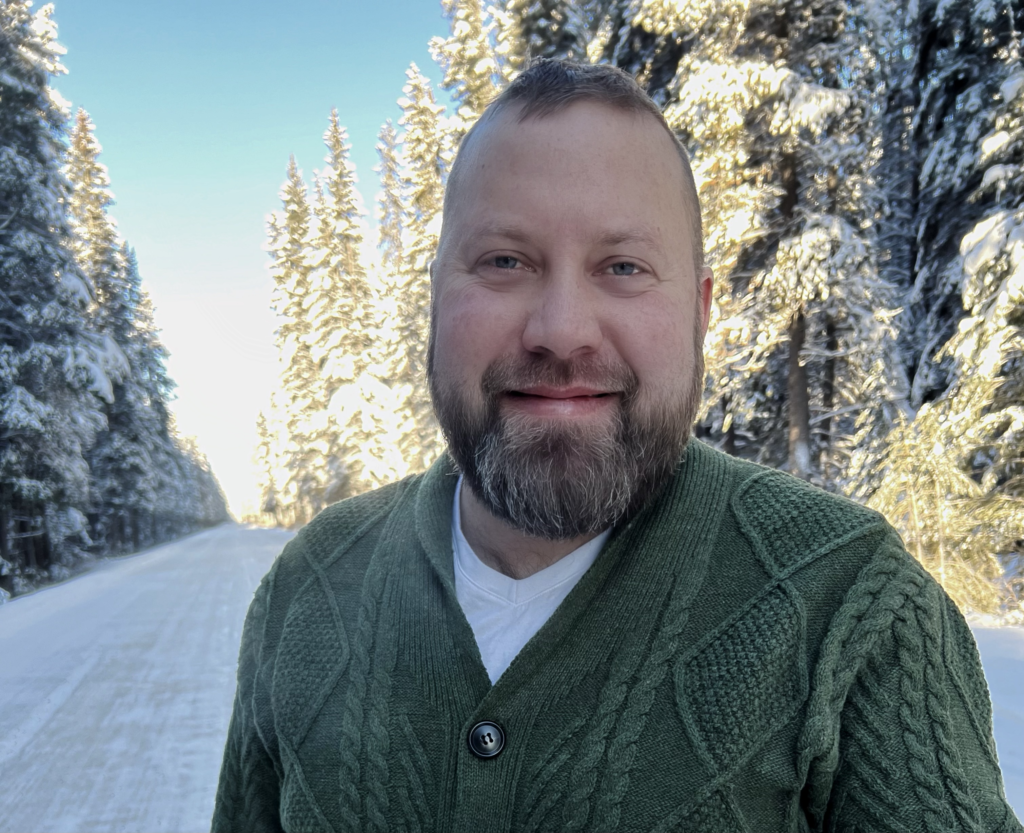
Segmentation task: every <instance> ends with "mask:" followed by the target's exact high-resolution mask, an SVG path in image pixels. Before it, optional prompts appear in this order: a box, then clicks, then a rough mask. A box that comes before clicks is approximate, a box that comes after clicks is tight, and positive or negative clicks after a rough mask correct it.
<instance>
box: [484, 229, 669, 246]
mask: <svg viewBox="0 0 1024 833" xmlns="http://www.w3.org/2000/svg"><path fill="white" fill-rule="evenodd" d="M466 237H467V239H470V240H471V239H473V238H475V237H504V238H507V239H508V240H515V241H516V242H517V243H528V242H530V235H529V234H528V233H527V232H526V231H524V230H523V229H521V228H519V227H518V226H509V225H500V224H499V225H488V226H480V227H478V228H474V229H471V230H470V232H469V234H467V235H466ZM595 242H596V243H597V244H598V245H600V246H621V245H622V244H623V243H643V244H645V245H648V246H652V247H653V248H656V249H657V250H658V251H659V252H660V251H662V244H661V239H660V236H659V235H657V234H655V233H654V231H653V230H651V229H648V228H646V227H638V228H632V229H623V230H621V231H608V232H605V233H604V234H601V235H599V236H598V237H597V238H596V240H595Z"/></svg>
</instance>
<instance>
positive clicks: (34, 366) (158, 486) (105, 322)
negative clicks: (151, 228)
mask: <svg viewBox="0 0 1024 833" xmlns="http://www.w3.org/2000/svg"><path fill="white" fill-rule="evenodd" d="M31 6H32V4H31V3H29V2H25V0H7V2H4V3H3V4H0V33H2V38H0V603H2V602H3V601H4V600H5V599H7V598H10V597H11V596H12V595H17V594H19V593H24V592H26V591H28V590H30V589H32V588H33V587H35V586H37V585H39V584H40V583H44V582H48V581H55V580H60V579H63V578H66V577H68V576H69V575H71V574H72V573H73V572H75V571H76V570H78V569H80V568H81V567H82V566H83V565H85V564H87V563H88V562H89V561H90V560H92V559H94V558H96V557H97V556H104V555H116V554H121V553H126V552H134V551H137V550H139V549H140V548H144V547H148V546H151V545H153V544H156V543H160V542H163V541H167V540H170V539H172V538H176V537H179V536H181V535H184V534H186V533H188V532H192V531H194V530H196V529H200V528H202V527H205V526H210V525H212V524H216V523H220V522H221V521H224V520H227V518H228V513H227V507H226V504H225V501H224V497H223V495H222V494H221V490H220V487H219V485H218V484H217V481H216V478H215V477H214V475H213V473H212V471H211V470H210V466H209V464H208V463H207V461H206V459H205V457H204V456H203V454H202V453H201V452H200V451H199V449H198V448H197V447H196V445H195V443H194V442H193V441H192V440H191V439H189V438H185V437H181V436H179V435H178V432H177V431H176V429H175V425H174V419H173V416H172V414H171V412H170V410H169V403H170V402H171V401H172V398H173V391H174V383H173V381H172V380H171V379H170V378H169V376H168V374H167V370H166V366H165V360H166V356H167V353H166V350H165V348H164V346H163V345H162V343H161V341H160V335H159V331H158V330H157V328H156V325H155V323H154V319H153V309H152V305H151V303H150V300H149V297H148V294H147V292H146V289H145V288H144V286H143V284H142V279H141V277H140V275H139V267H138V263H137V261H136V257H135V253H134V251H133V249H132V247H131V246H130V245H128V243H127V242H125V241H124V240H123V239H122V238H121V237H120V235H119V234H118V231H117V225H116V223H115V221H114V219H113V218H112V217H111V216H110V214H109V210H108V209H109V207H110V204H111V202H112V199H113V198H112V194H111V191H110V182H109V178H108V175H107V171H106V168H105V167H104V166H103V165H102V164H100V162H99V161H98V157H99V154H100V150H101V148H100V144H99V142H98V141H97V139H96V136H95V128H94V125H93V123H92V121H91V119H90V118H89V115H88V113H86V112H85V110H81V109H80V110H78V112H77V114H76V115H75V116H74V117H72V115H71V113H70V111H69V108H68V105H67V103H66V102H65V101H64V100H63V99H62V98H61V97H60V95H59V93H58V92H57V91H56V90H55V89H54V88H53V87H52V86H51V80H52V79H53V78H54V77H56V76H59V75H61V74H62V73H63V72H64V67H63V65H62V64H61V56H62V55H63V52H64V50H63V48H62V47H61V46H60V45H59V44H58V43H57V41H56V28H55V25H54V23H53V20H52V13H53V7H52V6H49V5H47V6H42V7H41V8H39V9H38V10H35V11H34V10H33V9H32V7H31Z"/></svg>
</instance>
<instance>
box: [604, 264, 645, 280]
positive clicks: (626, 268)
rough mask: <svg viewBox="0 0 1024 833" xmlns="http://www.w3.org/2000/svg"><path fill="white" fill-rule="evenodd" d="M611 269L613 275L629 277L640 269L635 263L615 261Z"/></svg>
mask: <svg viewBox="0 0 1024 833" xmlns="http://www.w3.org/2000/svg"><path fill="white" fill-rule="evenodd" d="M611 270H612V274H613V275H618V276H620V277H629V276H630V275H635V274H636V273H637V272H639V271H640V270H639V268H638V267H637V265H636V264H635V263H613V264H612V265H611Z"/></svg>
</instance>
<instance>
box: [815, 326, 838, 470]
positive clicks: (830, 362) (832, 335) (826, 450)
mask: <svg viewBox="0 0 1024 833" xmlns="http://www.w3.org/2000/svg"><path fill="white" fill-rule="evenodd" d="M825 349H826V350H828V353H829V355H828V357H827V358H826V359H825V372H824V378H823V379H822V381H821V400H822V408H823V410H824V411H825V414H826V416H824V417H822V420H821V435H822V449H821V461H820V464H819V469H820V471H821V476H822V478H823V479H824V480H825V482H829V481H830V480H831V478H832V417H830V416H827V415H828V414H831V413H832V411H834V410H835V407H836V357H835V353H836V351H837V350H838V349H839V339H838V338H837V337H836V325H835V323H834V322H833V321H832V318H831V316H829V317H827V318H826V320H825Z"/></svg>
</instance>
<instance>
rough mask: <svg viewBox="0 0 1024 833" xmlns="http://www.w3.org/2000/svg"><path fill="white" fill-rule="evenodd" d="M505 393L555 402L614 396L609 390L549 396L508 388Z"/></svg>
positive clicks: (522, 397)
mask: <svg viewBox="0 0 1024 833" xmlns="http://www.w3.org/2000/svg"><path fill="white" fill-rule="evenodd" d="M507 395H508V396H512V397H518V398H521V399H551V400H554V401H556V402H557V401H565V400H569V399H603V398H604V397H606V396H614V395H615V394H613V393H612V392H611V391H605V392H603V393H574V394H570V395H568V396H551V395H549V394H546V393H524V392H523V391H520V390H510V391H508V393H507Z"/></svg>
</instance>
